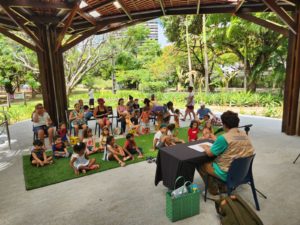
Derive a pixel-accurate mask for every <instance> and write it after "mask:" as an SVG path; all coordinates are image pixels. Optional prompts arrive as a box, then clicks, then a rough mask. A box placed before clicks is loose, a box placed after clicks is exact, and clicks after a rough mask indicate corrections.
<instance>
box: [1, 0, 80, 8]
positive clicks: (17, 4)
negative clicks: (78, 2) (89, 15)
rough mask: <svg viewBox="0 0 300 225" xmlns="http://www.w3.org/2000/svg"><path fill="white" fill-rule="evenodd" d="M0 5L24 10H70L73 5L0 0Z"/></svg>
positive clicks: (30, 0) (31, 0)
mask: <svg viewBox="0 0 300 225" xmlns="http://www.w3.org/2000/svg"><path fill="white" fill-rule="evenodd" d="M0 5H3V6H6V7H24V8H39V9H72V8H73V7H74V3H65V2H56V3H53V2H46V1H43V2H42V1H37V0H0Z"/></svg>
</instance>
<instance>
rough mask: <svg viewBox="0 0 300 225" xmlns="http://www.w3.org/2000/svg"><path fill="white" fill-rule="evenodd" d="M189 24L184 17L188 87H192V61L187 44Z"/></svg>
mask: <svg viewBox="0 0 300 225" xmlns="http://www.w3.org/2000/svg"><path fill="white" fill-rule="evenodd" d="M188 28H189V24H188V16H186V17H185V32H186V47H187V51H188V65H189V86H192V87H193V86H194V81H193V76H192V74H191V71H192V60H191V50H190V44H189V29H188Z"/></svg>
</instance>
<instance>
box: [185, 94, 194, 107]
mask: <svg viewBox="0 0 300 225" xmlns="http://www.w3.org/2000/svg"><path fill="white" fill-rule="evenodd" d="M194 95H195V94H194V92H193V91H192V92H189V96H188V97H187V98H186V104H187V105H188V106H193V105H195V100H194ZM192 97H193V100H192V101H191V103H189V101H190V99H191V98H192Z"/></svg>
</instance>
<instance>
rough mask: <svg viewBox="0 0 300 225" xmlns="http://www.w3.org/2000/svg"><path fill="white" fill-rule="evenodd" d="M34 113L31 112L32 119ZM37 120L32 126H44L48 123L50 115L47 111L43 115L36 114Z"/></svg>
mask: <svg viewBox="0 0 300 225" xmlns="http://www.w3.org/2000/svg"><path fill="white" fill-rule="evenodd" d="M35 114H36V113H33V115H32V119H34V117H35ZM38 118H39V120H38V122H37V123H36V122H33V126H34V127H40V126H45V125H48V119H50V116H49V114H48V113H47V112H44V113H43V115H42V116H41V115H38Z"/></svg>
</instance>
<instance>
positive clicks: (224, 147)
mask: <svg viewBox="0 0 300 225" xmlns="http://www.w3.org/2000/svg"><path fill="white" fill-rule="evenodd" d="M221 120H222V123H223V128H224V131H225V134H223V135H221V136H219V137H218V138H217V139H216V141H215V142H214V144H213V145H212V146H211V147H209V146H208V145H202V146H203V148H204V149H205V152H206V154H207V155H208V156H209V157H216V158H215V160H214V161H213V162H208V163H205V164H204V165H202V166H201V167H200V168H199V173H200V175H201V177H202V178H203V179H204V177H205V176H206V174H210V175H212V176H214V177H217V178H219V179H221V180H223V181H226V180H227V173H228V170H229V167H230V165H231V163H232V161H233V160H234V159H236V158H241V157H248V156H251V155H253V153H254V148H253V146H252V144H251V142H250V139H249V137H248V136H247V134H246V133H245V132H244V131H240V130H239V129H238V126H239V122H240V119H239V117H238V114H237V113H234V112H232V111H226V112H224V113H223V114H222V115H221ZM218 189H220V188H219V187H218V185H217V184H216V183H214V180H213V179H210V180H209V182H208V191H209V193H210V194H212V195H216V194H218Z"/></svg>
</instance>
